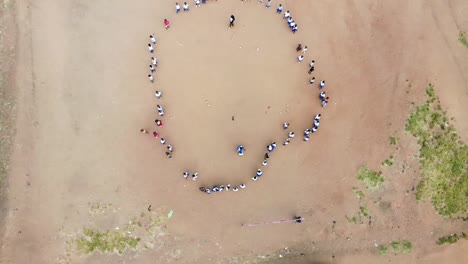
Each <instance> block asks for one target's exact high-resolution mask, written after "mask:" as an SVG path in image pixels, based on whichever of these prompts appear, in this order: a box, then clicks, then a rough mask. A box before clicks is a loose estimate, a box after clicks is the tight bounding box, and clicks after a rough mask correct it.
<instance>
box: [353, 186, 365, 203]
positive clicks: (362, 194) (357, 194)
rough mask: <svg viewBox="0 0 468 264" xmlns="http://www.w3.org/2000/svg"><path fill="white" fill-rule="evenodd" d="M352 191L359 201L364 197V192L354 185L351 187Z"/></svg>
mask: <svg viewBox="0 0 468 264" xmlns="http://www.w3.org/2000/svg"><path fill="white" fill-rule="evenodd" d="M353 193H354V194H355V195H356V197H357V198H358V199H359V201H361V200H362V199H364V198H365V197H366V196H365V195H364V193H363V192H362V191H361V190H359V189H358V188H356V187H353Z"/></svg>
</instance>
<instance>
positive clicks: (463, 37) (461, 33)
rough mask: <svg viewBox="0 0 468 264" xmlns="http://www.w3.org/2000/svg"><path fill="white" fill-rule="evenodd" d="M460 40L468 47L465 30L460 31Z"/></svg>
mask: <svg viewBox="0 0 468 264" xmlns="http://www.w3.org/2000/svg"><path fill="white" fill-rule="evenodd" d="M458 41H460V43H461V44H463V45H464V46H465V47H467V48H468V40H466V38H465V32H460V34H459V35H458Z"/></svg>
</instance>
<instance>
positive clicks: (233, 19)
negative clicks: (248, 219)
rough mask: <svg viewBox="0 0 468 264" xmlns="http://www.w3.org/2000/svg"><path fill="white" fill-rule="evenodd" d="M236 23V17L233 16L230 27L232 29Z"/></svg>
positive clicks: (230, 19)
mask: <svg viewBox="0 0 468 264" xmlns="http://www.w3.org/2000/svg"><path fill="white" fill-rule="evenodd" d="M234 21H236V17H234V15H231V17H230V18H229V27H230V28H232V27H233V26H234Z"/></svg>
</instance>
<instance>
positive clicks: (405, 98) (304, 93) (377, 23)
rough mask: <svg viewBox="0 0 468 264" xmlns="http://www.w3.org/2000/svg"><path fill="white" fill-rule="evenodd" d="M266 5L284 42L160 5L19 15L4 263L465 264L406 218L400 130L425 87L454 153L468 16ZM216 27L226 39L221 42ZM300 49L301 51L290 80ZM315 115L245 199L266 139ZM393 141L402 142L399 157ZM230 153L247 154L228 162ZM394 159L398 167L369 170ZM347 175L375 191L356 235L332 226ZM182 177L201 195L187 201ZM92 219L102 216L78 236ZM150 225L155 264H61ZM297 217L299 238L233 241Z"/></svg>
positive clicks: (435, 6) (72, 3) (248, 8)
mask: <svg viewBox="0 0 468 264" xmlns="http://www.w3.org/2000/svg"><path fill="white" fill-rule="evenodd" d="M280 2H282V3H283V4H284V5H285V9H289V10H290V11H291V13H292V14H293V17H294V18H295V20H296V21H297V23H298V24H299V32H298V33H297V34H294V35H293V34H292V33H291V32H290V31H289V29H288V28H287V26H286V24H285V22H284V21H283V20H282V19H281V18H280V16H279V15H277V14H276V13H275V12H274V9H273V8H271V9H267V8H265V7H263V6H261V5H259V4H257V3H256V1H254V0H251V1H250V2H246V3H242V2H241V1H209V3H208V4H207V5H206V6H203V7H200V8H195V7H194V6H192V10H191V11H190V12H189V13H184V14H178V15H176V14H175V10H174V6H173V2H170V1H164V2H162V1H146V0H143V1H139V2H138V4H136V3H135V2H129V1H112V3H111V2H109V1H89V0H88V1H86V0H84V1H83V0H81V1H77V0H65V1H52V0H37V1H17V2H16V9H15V11H16V17H17V26H18V41H17V46H16V51H17V54H16V60H17V61H16V71H15V74H16V83H15V84H16V87H17V103H18V112H17V126H16V131H17V134H16V139H15V145H14V151H13V155H12V168H11V171H10V177H9V183H8V193H7V195H8V201H7V208H8V211H7V214H6V216H5V220H6V225H5V231H4V232H3V233H4V234H3V236H2V242H1V243H2V247H1V251H0V253H1V255H0V260H1V261H2V262H3V263H54V262H57V263H173V262H178V263H206V262H210V263H260V262H268V263H328V262H336V263H356V262H358V261H359V262H360V263H379V262H384V261H385V262H392V261H393V262H396V263H439V261H440V260H444V261H445V262H447V263H462V262H463V261H461V260H462V259H463V258H466V257H467V255H466V252H467V250H466V249H467V247H468V243H467V241H461V242H459V243H458V244H456V245H454V246H450V247H439V246H437V245H436V244H435V241H436V240H437V238H438V237H440V236H444V235H447V234H450V233H453V232H460V231H463V230H465V231H466V230H467V225H466V224H463V223H461V222H449V221H444V220H443V219H442V218H441V217H440V216H438V215H437V214H436V212H435V211H434V209H433V208H432V207H431V205H430V203H416V201H415V198H414V193H413V191H412V187H413V186H416V185H417V183H418V178H417V173H418V170H417V167H418V166H417V163H416V161H415V159H414V156H415V154H416V153H417V146H416V143H415V140H414V139H413V138H412V137H411V136H409V135H406V134H405V133H404V131H403V130H404V129H403V128H404V121H405V119H406V117H407V114H408V112H409V111H410V110H411V109H412V104H411V102H419V101H421V100H423V89H424V87H425V86H426V84H427V83H429V82H431V83H433V84H435V87H436V92H437V93H438V95H439V96H440V98H441V101H442V104H443V105H444V107H446V108H447V110H448V114H449V115H450V116H453V117H454V118H455V120H454V125H455V126H456V128H457V129H458V131H459V133H460V136H461V137H462V138H463V139H464V140H465V141H468V122H466V121H465V120H466V113H468V111H467V110H468V107H467V105H468V86H467V83H468V82H467V80H468V51H467V49H466V48H465V47H464V46H462V45H461V44H460V43H458V41H457V37H458V32H459V31H463V30H467V29H468V16H467V15H466V14H468V2H466V1H462V0H454V1H448V0H447V1H435V0H434V1H422V0H417V1H416V0H415V1H404V0H395V1H351V0H349V1H333V2H332V1H320V2H315V1H306V3H298V2H297V1H296V2H293V1H280ZM277 3H278V1H274V4H273V5H274V7H276V5H277ZM231 14H234V15H235V16H236V18H237V21H236V26H235V28H233V29H228V27H227V24H228V17H229V15H231ZM164 18H168V19H170V20H171V24H172V27H171V28H170V30H167V31H166V30H164V28H163V26H162V20H163V19H164ZM150 33H155V34H156V36H157V38H158V45H157V47H156V56H157V58H158V59H159V67H158V69H157V74H156V82H155V83H154V84H151V83H149V82H148V80H147V79H146V75H147V72H148V64H149V62H150V61H149V57H150V56H149V54H148V51H147V49H146V45H147V43H148V41H149V39H148V35H149V34H150ZM298 43H304V44H306V45H308V47H309V51H308V52H307V53H306V60H305V61H304V62H303V63H302V64H299V63H297V61H296V57H297V53H296V52H295V47H296V45H297V44H298ZM311 59H315V60H316V71H315V72H314V74H313V75H314V76H315V77H316V78H317V79H325V80H326V81H327V87H326V91H327V93H328V94H329V96H330V97H331V103H330V104H329V105H328V106H327V107H326V108H325V109H322V108H321V107H320V105H319V103H320V102H319V100H318V98H317V96H318V89H317V87H316V86H313V87H311V86H309V85H308V77H309V75H308V74H307V64H308V62H309V61H310V60H311ZM156 89H158V90H161V91H163V92H164V95H163V98H161V99H160V100H157V99H156V98H155V97H154V91H155V90H156ZM158 103H160V104H161V105H163V106H164V108H165V112H166V116H165V117H164V122H165V123H164V127H163V128H162V129H159V130H158V131H159V132H160V134H161V135H163V136H164V137H165V138H166V139H167V140H168V142H169V143H171V144H172V145H173V146H174V148H175V152H174V158H173V159H171V160H168V159H167V158H166V157H165V155H164V151H165V150H164V147H163V146H161V144H159V143H158V142H156V141H155V140H154V139H153V138H152V137H151V136H148V135H142V134H141V133H139V130H140V128H146V129H149V130H151V131H152V130H153V129H155V125H154V122H153V120H154V119H155V117H156V116H157V112H156V104H158ZM319 112H320V113H322V115H323V118H322V122H321V126H320V129H319V132H318V133H317V134H315V135H313V136H312V138H311V140H310V141H309V142H307V143H305V142H302V141H301V140H300V138H295V139H294V140H293V142H292V143H291V144H290V145H288V146H287V147H283V146H281V144H279V145H280V146H278V147H279V148H278V149H277V150H276V151H275V152H274V153H273V154H272V155H271V156H272V157H271V160H270V163H269V164H268V166H267V168H266V169H265V172H264V176H263V177H262V179H261V181H259V182H256V183H253V182H252V181H251V180H250V177H251V176H253V174H254V173H255V171H256V169H257V168H258V167H259V165H260V163H261V161H262V156H263V153H264V152H265V146H266V145H267V144H268V143H270V142H271V141H272V140H276V141H277V142H278V143H280V142H282V141H283V140H284V139H285V138H286V133H285V132H284V131H283V130H282V128H281V124H282V123H283V122H284V121H288V122H289V123H290V124H291V130H294V131H295V132H296V134H298V135H300V134H302V132H301V131H303V130H304V129H305V128H306V127H308V126H310V124H311V121H312V118H313V115H315V113H319ZM232 116H234V117H235V120H234V121H233V120H232ZM390 136H398V137H399V138H400V141H399V145H398V146H397V147H394V146H391V145H389V143H388V139H389V137H390ZM239 143H242V144H244V145H245V146H246V148H247V152H246V154H245V155H244V156H243V157H242V158H239V157H238V156H237V155H236V154H235V146H237V145H238V144H239ZM391 154H393V155H394V156H395V160H396V166H394V167H392V168H380V164H381V162H382V161H383V160H385V159H386V158H388V156H389V155H391ZM361 164H368V165H369V166H370V167H371V168H374V169H377V170H379V169H382V170H383V172H384V174H385V177H386V181H385V185H384V188H383V189H382V190H380V191H378V192H375V193H371V192H367V191H366V192H365V193H366V197H367V198H366V199H367V200H366V202H367V204H368V207H369V210H370V212H371V214H372V216H373V221H372V223H370V224H367V223H365V224H352V223H349V222H348V221H347V220H346V217H345V216H347V215H348V216H349V215H352V214H355V213H356V212H357V210H358V209H359V205H358V201H357V199H356V197H355V195H354V194H353V192H352V187H358V188H360V189H362V190H364V189H365V188H364V186H363V185H362V183H360V182H358V181H357V180H356V177H355V174H356V170H357V168H358V166H359V165H361ZM184 170H190V171H195V170H196V171H198V172H199V173H200V178H199V179H198V181H197V182H192V181H184V179H183V177H182V172H183V171H184ZM241 182H245V183H247V188H246V190H243V191H241V192H239V193H233V192H230V193H221V194H219V195H211V196H208V195H204V194H202V193H201V192H199V191H198V190H197V188H198V187H199V186H202V185H213V184H222V183H224V184H226V183H231V184H232V185H235V184H239V183H241ZM93 203H111V204H112V205H113V206H114V207H115V210H112V211H110V212H106V214H105V216H102V217H95V216H91V215H90V213H89V210H90V209H89V207H90V204H93ZM149 205H151V206H152V208H158V207H161V206H164V207H165V208H167V209H172V210H174V217H173V218H172V219H170V221H169V223H168V226H167V228H168V234H167V235H166V236H164V237H162V238H160V242H161V243H160V245H159V247H158V248H155V249H153V250H144V251H141V252H128V253H126V254H124V255H123V256H115V255H110V256H109V255H102V254H95V255H91V256H83V255H81V256H77V255H74V254H72V255H70V256H66V241H67V239H69V238H70V237H68V236H66V235H63V234H64V233H65V234H69V235H70V236H73V234H76V233H78V232H80V230H81V229H82V228H83V227H84V226H92V227H97V228H101V229H103V230H105V229H113V228H114V227H117V226H121V225H123V224H124V223H126V222H128V221H129V220H130V219H132V218H133V217H134V216H137V215H139V214H140V213H141V212H144V211H146V210H147V207H148V206H149ZM297 214H298V215H301V216H303V217H305V218H306V220H305V221H304V223H303V224H300V225H297V224H284V225H271V226H262V227H257V228H242V227H241V224H243V223H251V222H262V221H269V220H275V219H284V218H290V217H292V216H294V215H297ZM333 221H335V222H336V224H335V225H333ZM399 239H407V240H410V241H411V242H412V243H413V246H414V250H413V253H411V254H407V255H397V256H395V255H393V254H388V255H386V256H378V255H377V254H376V253H375V251H376V250H375V245H376V244H381V243H389V242H390V241H393V240H399ZM285 248H287V249H285ZM279 254H281V255H282V258H280V257H279Z"/></svg>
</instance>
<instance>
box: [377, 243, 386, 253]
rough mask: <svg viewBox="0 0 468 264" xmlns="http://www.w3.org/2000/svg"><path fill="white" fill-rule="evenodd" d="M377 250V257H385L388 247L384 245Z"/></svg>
mask: <svg viewBox="0 0 468 264" xmlns="http://www.w3.org/2000/svg"><path fill="white" fill-rule="evenodd" d="M377 249H378V250H379V255H385V254H387V252H388V247H386V246H385V245H379V247H378V248H377Z"/></svg>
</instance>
